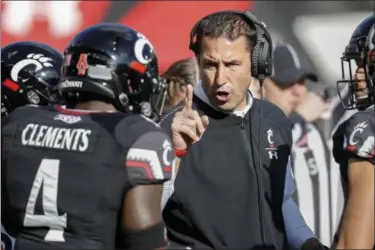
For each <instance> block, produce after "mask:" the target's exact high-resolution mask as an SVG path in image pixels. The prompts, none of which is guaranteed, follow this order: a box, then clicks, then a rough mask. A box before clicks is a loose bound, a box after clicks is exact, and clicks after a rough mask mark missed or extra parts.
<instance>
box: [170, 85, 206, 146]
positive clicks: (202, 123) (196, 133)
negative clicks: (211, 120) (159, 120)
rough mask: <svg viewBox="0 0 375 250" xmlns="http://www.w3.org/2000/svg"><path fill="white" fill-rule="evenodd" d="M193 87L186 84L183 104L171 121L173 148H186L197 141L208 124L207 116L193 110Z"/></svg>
mask: <svg viewBox="0 0 375 250" xmlns="http://www.w3.org/2000/svg"><path fill="white" fill-rule="evenodd" d="M192 106H193V87H192V86H191V85H188V86H187V89H186V97H185V100H184V106H183V108H182V110H181V111H180V112H177V113H176V114H175V116H174V118H173V122H172V142H173V145H174V148H175V149H178V150H186V149H187V148H188V147H189V146H190V144H192V143H194V142H197V141H198V140H199V139H200V137H201V136H202V134H203V133H204V131H205V129H206V128H207V126H208V117H207V116H202V117H201V116H200V115H199V114H198V112H197V111H195V110H193V108H192Z"/></svg>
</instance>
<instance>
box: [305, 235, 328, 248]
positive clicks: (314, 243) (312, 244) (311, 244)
mask: <svg viewBox="0 0 375 250" xmlns="http://www.w3.org/2000/svg"><path fill="white" fill-rule="evenodd" d="M301 250H329V248H328V247H326V246H325V245H323V244H322V243H320V241H319V240H318V239H317V238H310V239H308V240H306V241H305V242H304V243H303V245H302V247H301Z"/></svg>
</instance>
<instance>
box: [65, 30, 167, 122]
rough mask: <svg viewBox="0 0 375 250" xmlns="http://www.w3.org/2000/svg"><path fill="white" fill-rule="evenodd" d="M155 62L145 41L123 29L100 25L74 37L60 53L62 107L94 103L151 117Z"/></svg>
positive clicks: (156, 84)
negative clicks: (65, 101)
mask: <svg viewBox="0 0 375 250" xmlns="http://www.w3.org/2000/svg"><path fill="white" fill-rule="evenodd" d="M160 85H161V81H160V80H159V71H158V62H157V58H156V55H155V50H154V48H153V45H152V44H151V42H150V41H149V40H148V39H147V38H146V37H145V36H144V35H143V34H141V33H139V32H138V31H136V30H134V29H132V28H129V27H127V26H124V25H120V24H115V23H103V24H99V25H94V26H91V27H89V28H87V29H85V30H83V31H81V32H80V33H78V34H77V35H76V36H75V37H74V38H73V40H72V41H71V42H70V44H69V45H68V47H67V48H66V50H65V53H64V63H63V67H62V77H61V83H60V84H59V89H60V91H61V92H62V94H63V96H64V99H65V98H66V100H67V104H68V106H70V107H72V106H73V105H74V104H76V103H77V102H80V101H83V100H90V99H96V100H101V101H107V102H110V103H112V104H113V105H114V106H115V107H116V108H117V109H118V110H120V111H123V112H133V113H141V114H143V115H146V116H149V117H150V116H152V115H153V114H154V112H152V111H153V105H152V103H153V101H152V96H153V93H154V94H156V93H158V92H160V91H159V90H158V89H159V88H160Z"/></svg>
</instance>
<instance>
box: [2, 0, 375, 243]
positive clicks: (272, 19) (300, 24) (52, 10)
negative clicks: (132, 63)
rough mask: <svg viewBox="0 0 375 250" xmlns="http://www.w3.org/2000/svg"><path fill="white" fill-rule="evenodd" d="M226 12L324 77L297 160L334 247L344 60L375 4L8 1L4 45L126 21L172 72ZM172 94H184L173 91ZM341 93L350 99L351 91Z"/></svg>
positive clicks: (313, 223)
mask: <svg viewBox="0 0 375 250" xmlns="http://www.w3.org/2000/svg"><path fill="white" fill-rule="evenodd" d="M225 9H231V10H244V9H250V10H252V11H254V12H255V13H256V15H257V16H258V17H259V18H260V19H261V20H262V21H263V22H265V23H266V25H267V26H268V27H269V29H270V31H271V34H272V36H273V41H274V43H275V44H276V43H280V42H281V43H287V44H290V45H291V46H292V47H293V48H294V50H295V52H296V53H297V55H298V57H299V59H300V63H301V67H304V68H307V69H309V70H311V71H314V72H316V74H317V75H318V78H319V80H318V82H317V83H311V82H309V81H308V80H307V82H306V86H307V87H308V90H309V91H311V92H313V93H317V94H319V96H321V97H322V98H323V101H324V102H325V104H327V105H328V108H327V109H325V111H324V112H322V113H321V114H319V117H318V118H317V119H313V120H311V121H308V122H310V123H311V124H309V128H310V129H309V131H308V133H307V135H306V138H307V139H308V141H309V143H308V146H306V145H302V144H300V146H298V145H297V146H296V148H295V152H294V159H293V161H294V173H295V179H296V183H297V188H298V194H297V195H296V200H297V201H298V204H299V206H300V209H301V211H302V213H303V215H304V218H305V220H306V221H307V223H308V225H309V226H310V227H311V228H312V229H313V230H314V231H315V233H316V234H317V236H318V237H319V238H320V239H321V240H322V242H323V243H324V244H326V245H330V243H331V239H332V237H333V234H334V232H335V230H336V227H337V222H338V219H339V216H340V215H341V209H342V205H343V204H342V198H340V197H342V193H341V192H342V191H341V186H340V178H339V168H338V166H337V165H336V163H335V162H334V161H333V159H332V154H331V141H330V138H331V134H332V132H333V131H334V129H335V128H336V126H337V124H338V123H339V122H340V121H341V120H342V119H344V118H345V117H347V116H349V115H351V114H352V113H351V112H345V111H344V110H343V109H342V107H341V103H340V100H339V98H338V95H337V91H336V81H337V80H339V79H340V78H341V63H340V56H341V54H342V52H343V51H344V48H345V46H346V45H347V43H348V41H349V38H350V36H351V33H352V32H353V30H354V29H355V27H356V26H357V25H358V24H359V23H360V21H362V20H363V19H364V18H365V17H367V16H368V15H370V14H371V13H372V12H373V10H374V1H214V2H213V1H109V0H108V1H87V0H86V1H2V2H1V45H2V46H4V45H6V44H8V43H11V42H15V41H19V40H32V41H40V42H44V43H47V44H49V45H51V46H53V47H55V48H57V49H59V50H63V48H64V47H65V46H66V45H67V43H68V42H69V40H70V38H71V37H72V36H73V35H75V34H76V33H77V32H78V31H80V30H82V29H83V28H85V27H87V26H89V25H92V24H95V23H99V22H118V23H123V24H126V25H129V26H131V27H133V28H135V29H137V30H139V31H141V32H143V33H144V34H145V35H146V36H147V37H148V38H149V39H150V40H151V41H152V43H153V44H154V46H155V49H156V54H157V56H158V58H159V62H160V71H161V73H164V72H165V71H166V70H167V69H168V68H169V67H170V66H171V65H172V64H173V63H175V62H176V61H178V60H181V59H185V58H189V57H192V56H193V54H192V53H191V52H190V51H189V49H188V43H189V33H190V30H191V28H192V27H193V25H194V24H195V22H196V21H198V20H199V19H200V18H202V17H203V16H205V15H207V14H209V13H212V12H214V11H218V10H225ZM185 63H186V64H189V62H185ZM190 64H191V65H190V66H189V67H190V68H191V67H194V63H192V62H191V61H190ZM192 65H193V66H192ZM177 71H178V70H177ZM173 72H174V71H173V70H172V69H170V71H169V72H166V74H164V75H165V76H166V78H168V80H169V81H170V82H176V81H178V77H177V76H175V75H174V73H173ZM195 73H196V72H195ZM195 73H193V74H195ZM194 76H196V75H194ZM197 77H198V76H196V78H197ZM194 81H195V80H193V82H194ZM254 84H256V81H254ZM170 89H175V90H176V89H177V88H176V86H174V85H172V84H171V85H170ZM341 91H342V93H343V95H345V89H343V90H341ZM168 93H174V95H179V93H180V92H179V91H172V90H170V91H169V92H168ZM173 98H174V97H173V96H170V97H169V99H170V100H169V101H170V103H169V105H173V103H172V101H171V99H173ZM306 98H308V96H306ZM178 99H179V98H176V100H175V101H178ZM175 101H173V102H175ZM313 107H314V106H313V105H312V106H311V105H310V109H313ZM307 112H308V111H307ZM311 112H312V110H311ZM301 145H302V146H301ZM311 151H312V154H313V161H314V164H315V165H314V164H313V165H314V168H315V169H313V170H312V169H311V168H312V167H311V166H312V163H311V158H308V157H306V152H310V153H311ZM310 153H309V154H310Z"/></svg>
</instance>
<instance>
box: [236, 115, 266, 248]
mask: <svg viewBox="0 0 375 250" xmlns="http://www.w3.org/2000/svg"><path fill="white" fill-rule="evenodd" d="M245 124H246V121H245V118H243V119H242V120H241V134H242V138H243V139H244V144H245V148H246V150H247V152H251V146H250V142H249V135H247V134H246V130H245ZM259 143H260V142H259ZM259 153H260V152H259ZM247 156H248V158H249V162H251V161H252V157H251V156H250V153H247ZM253 157H254V156H253ZM259 157H261V155H260V154H259ZM254 170H255V176H256V182H257V186H258V190H257V191H258V192H257V193H258V210H259V217H260V237H261V240H262V244H263V245H266V241H265V237H264V223H263V199H262V193H263V186H262V180H261V175H260V173H259V171H258V168H257V167H256V164H254ZM260 171H262V167H261V168H260Z"/></svg>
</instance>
